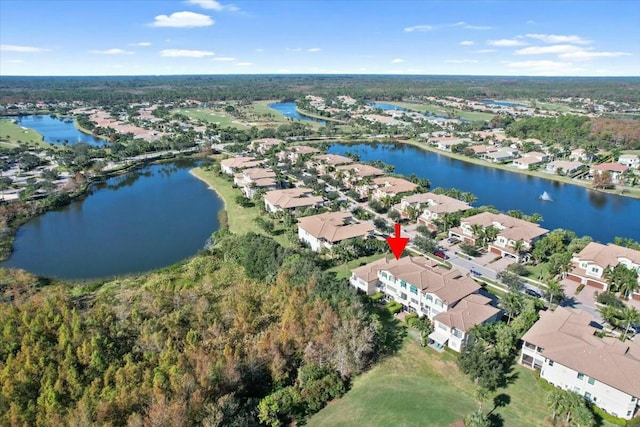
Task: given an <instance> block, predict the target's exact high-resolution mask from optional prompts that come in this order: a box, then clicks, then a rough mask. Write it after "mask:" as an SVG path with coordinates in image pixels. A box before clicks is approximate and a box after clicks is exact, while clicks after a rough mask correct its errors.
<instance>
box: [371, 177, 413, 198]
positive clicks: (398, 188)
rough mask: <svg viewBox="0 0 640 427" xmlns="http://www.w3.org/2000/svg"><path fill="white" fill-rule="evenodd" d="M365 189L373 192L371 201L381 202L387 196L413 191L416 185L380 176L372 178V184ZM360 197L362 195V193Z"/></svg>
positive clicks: (401, 179)
mask: <svg viewBox="0 0 640 427" xmlns="http://www.w3.org/2000/svg"><path fill="white" fill-rule="evenodd" d="M365 187H367V190H369V191H371V190H372V191H373V193H372V195H371V196H372V198H373V199H375V200H382V199H384V198H385V197H387V196H390V197H395V196H397V195H399V194H404V193H410V192H412V191H415V190H416V188H418V185H417V184H414V183H413V182H411V181H407V180H406V179H403V178H396V177H393V176H381V177H379V178H374V179H373V182H372V184H371V185H367V186H365ZM361 195H363V194H362V192H361ZM366 195H367V194H364V195H363V196H366Z"/></svg>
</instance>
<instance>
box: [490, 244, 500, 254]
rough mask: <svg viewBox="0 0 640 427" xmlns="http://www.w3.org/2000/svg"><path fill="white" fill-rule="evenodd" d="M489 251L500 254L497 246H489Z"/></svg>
mask: <svg viewBox="0 0 640 427" xmlns="http://www.w3.org/2000/svg"><path fill="white" fill-rule="evenodd" d="M489 251H490V252H491V253H492V254H498V255H502V251H501V250H500V249H498V248H494V247H493V246H491V247H490V248H489Z"/></svg>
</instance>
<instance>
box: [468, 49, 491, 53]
mask: <svg viewBox="0 0 640 427" xmlns="http://www.w3.org/2000/svg"><path fill="white" fill-rule="evenodd" d="M495 51H496V50H495V49H478V50H472V51H471V53H491V52H495Z"/></svg>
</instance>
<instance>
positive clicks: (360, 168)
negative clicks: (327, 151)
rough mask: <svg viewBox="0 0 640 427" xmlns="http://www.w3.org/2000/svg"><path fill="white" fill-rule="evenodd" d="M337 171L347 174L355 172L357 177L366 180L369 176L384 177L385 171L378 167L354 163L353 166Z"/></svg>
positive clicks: (346, 166) (345, 166)
mask: <svg viewBox="0 0 640 427" xmlns="http://www.w3.org/2000/svg"><path fill="white" fill-rule="evenodd" d="M336 169H338V170H343V171H346V172H350V171H351V170H355V172H356V175H357V176H359V177H360V178H365V177H367V176H379V175H384V171H383V170H382V169H378V168H376V167H373V166H369V165H365V164H362V163H353V164H351V165H344V166H338V167H337V168H336Z"/></svg>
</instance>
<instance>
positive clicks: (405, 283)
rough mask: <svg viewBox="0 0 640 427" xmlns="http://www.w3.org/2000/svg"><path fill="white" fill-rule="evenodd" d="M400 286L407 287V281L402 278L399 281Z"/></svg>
mask: <svg viewBox="0 0 640 427" xmlns="http://www.w3.org/2000/svg"><path fill="white" fill-rule="evenodd" d="M400 287H401V288H402V289H407V282H405V281H404V280H403V281H402V282H400Z"/></svg>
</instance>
